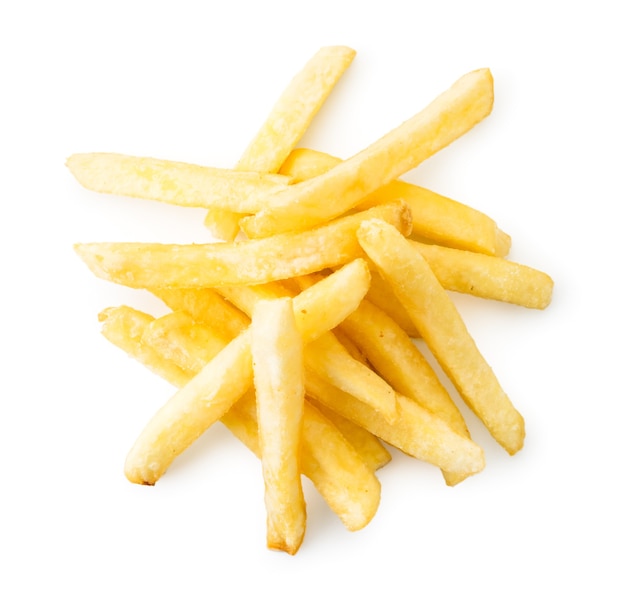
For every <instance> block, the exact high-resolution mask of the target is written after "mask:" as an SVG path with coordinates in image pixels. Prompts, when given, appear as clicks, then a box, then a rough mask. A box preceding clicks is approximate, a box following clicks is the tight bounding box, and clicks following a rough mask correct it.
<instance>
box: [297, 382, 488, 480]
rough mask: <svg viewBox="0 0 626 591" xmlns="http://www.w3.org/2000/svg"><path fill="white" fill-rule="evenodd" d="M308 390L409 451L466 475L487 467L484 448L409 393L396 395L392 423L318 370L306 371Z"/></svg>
mask: <svg viewBox="0 0 626 591" xmlns="http://www.w3.org/2000/svg"><path fill="white" fill-rule="evenodd" d="M305 388H306V391H307V394H308V395H309V396H311V397H312V398H314V399H315V400H317V401H318V402H320V403H322V404H324V405H325V406H327V407H328V408H330V409H332V410H334V411H335V412H337V413H339V414H340V415H342V416H344V417H346V418H347V419H350V420H351V421H353V422H354V423H356V424H357V425H360V426H361V427H363V428H365V429H367V430H368V431H369V432H370V433H373V434H374V435H376V436H377V437H380V439H382V440H383V441H385V442H387V443H388V444H390V445H392V446H394V447H396V448H398V449H399V450H401V451H403V452H404V453H406V454H407V455H410V456H412V457H414V458H417V459H419V460H422V461H424V462H427V463H429V464H432V465H434V466H437V467H438V468H439V469H441V470H442V471H444V472H450V473H457V474H464V475H465V476H466V477H467V476H470V475H472V474H476V473H477V472H480V471H481V470H482V469H483V468H484V467H485V457H484V452H483V450H482V449H481V448H480V447H479V446H478V445H477V444H476V443H474V442H473V441H472V440H471V439H469V438H468V437H463V436H461V435H459V434H458V433H456V432H455V431H453V430H452V428H451V427H450V425H448V423H447V422H446V421H444V420H443V419H441V418H439V417H437V416H435V415H434V414H432V413H431V412H429V411H427V410H426V409H425V408H423V407H422V406H421V405H419V404H417V403H416V402H414V401H413V400H411V399H410V398H407V397H406V396H402V395H398V396H397V405H398V417H397V419H396V420H395V421H394V423H393V424H391V423H390V422H389V421H386V420H385V419H384V418H383V417H382V416H381V415H380V413H377V412H376V411H375V410H373V409H372V408H371V407H370V406H368V405H367V404H364V403H363V402H361V401H360V400H357V399H356V398H354V397H353V396H350V395H349V394H346V393H345V392H343V391H342V390H339V388H336V387H334V386H333V385H331V384H329V383H328V382H326V381H325V380H323V379H322V378H320V377H319V376H318V375H317V374H316V373H315V372H312V371H307V372H306V375H305Z"/></svg>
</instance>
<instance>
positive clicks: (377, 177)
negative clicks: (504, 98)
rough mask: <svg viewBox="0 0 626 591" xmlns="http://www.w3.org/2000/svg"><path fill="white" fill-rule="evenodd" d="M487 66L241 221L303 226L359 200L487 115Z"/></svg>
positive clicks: (258, 229)
mask: <svg viewBox="0 0 626 591" xmlns="http://www.w3.org/2000/svg"><path fill="white" fill-rule="evenodd" d="M492 104H493V79H492V77H491V72H490V71H489V70H488V69H482V70H476V71H474V72H470V73H468V74H466V75H465V76H463V77H461V78H460V79H459V80H458V81H457V82H456V83H455V84H453V85H452V86H451V87H450V88H449V89H448V90H447V91H445V92H444V93H443V94H441V95H440V96H439V97H437V98H436V99H435V100H434V101H433V102H432V103H431V104H430V105H429V106H428V107H426V108H425V109H424V110H423V111H421V112H420V113H418V114H417V115H415V116H414V117H412V118H411V119H409V120H408V121H405V122H404V123H403V124H402V125H400V126H399V127H397V128H396V129H394V130H392V131H391V132H389V133H388V134H387V135H385V136H383V137H382V138H380V139H379V140H378V141H376V142H374V143H373V144H371V145H370V146H369V147H367V148H366V149H365V150H362V151H361V152H359V153H358V154H356V155H355V156H352V157H351V158H348V159H347V160H344V161H343V162H341V163H339V164H337V166H335V167H334V168H332V169H331V170H329V171H328V172H327V173H324V174H322V175H320V176H318V177H315V178H313V179H310V180H308V181H303V182H301V183H297V184H295V185H292V186H291V187H289V188H287V189H284V190H280V191H276V192H273V193H274V195H273V205H272V206H271V207H270V208H268V209H264V210H262V211H260V212H259V213H257V214H255V215H254V216H249V217H246V218H244V219H243V220H242V221H241V227H242V229H243V230H244V232H245V233H246V235H247V236H248V237H250V238H253V237H254V238H259V237H263V236H269V235H272V234H276V233H279V232H286V231H291V230H303V229H305V228H310V227H312V226H315V225H317V224H320V223H323V222H325V221H328V220H329V219H332V218H334V217H336V216H338V215H340V214H342V213H344V212H346V211H348V210H350V209H351V208H353V207H354V206H355V205H358V203H359V202H360V201H362V200H363V199H364V198H365V197H367V195H369V194H370V193H372V192H373V191H375V190H377V189H378V188H380V187H382V186H383V185H386V184H387V183H389V182H391V181H393V180H396V179H397V178H398V177H399V176H401V175H402V174H404V173H405V172H407V171H409V170H411V169H412V168H415V167H416V166H417V165H418V164H420V163H421V162H423V161H424V160H426V159H427V158H429V157H430V156H432V155H433V154H435V153H436V152H437V151H439V150H441V149H442V148H444V147H446V146H447V145H448V144H450V143H451V142H452V141H454V140H455V139H457V138H458V137H460V136H461V135H463V134H464V133H465V132H467V131H469V130H470V129H471V128H472V127H474V125H476V124H477V123H478V122H479V121H481V120H482V119H483V118H484V117H486V116H487V115H489V113H490V112H491V108H492Z"/></svg>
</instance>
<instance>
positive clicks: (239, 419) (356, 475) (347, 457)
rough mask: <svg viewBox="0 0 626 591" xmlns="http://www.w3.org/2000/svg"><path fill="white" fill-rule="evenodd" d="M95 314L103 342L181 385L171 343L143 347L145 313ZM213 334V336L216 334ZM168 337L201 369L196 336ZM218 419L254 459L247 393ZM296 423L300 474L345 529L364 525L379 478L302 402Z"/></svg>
mask: <svg viewBox="0 0 626 591" xmlns="http://www.w3.org/2000/svg"><path fill="white" fill-rule="evenodd" d="M100 318H101V320H102V321H103V325H102V332H103V334H104V335H105V336H106V338H107V339H108V340H110V341H111V342H112V343H113V344H115V345H116V346H118V347H119V348H120V349H122V350H123V351H125V352H126V353H128V354H129V355H130V356H132V357H134V358H135V359H137V360H138V361H139V362H141V363H143V364H144V365H145V366H147V367H148V368H149V369H151V370H152V371H154V372H155V373H156V374H158V375H160V376H161V377H163V378H165V379H166V380H167V381H169V382H170V383H171V384H172V385H174V386H176V387H178V388H181V387H182V386H184V385H185V384H186V383H187V382H188V381H189V380H190V379H191V378H192V377H193V375H194V372H193V371H183V370H182V369H180V368H179V367H177V366H176V365H175V364H173V363H171V361H170V360H168V359H167V358H166V357H164V355H167V354H169V353H170V352H171V346H169V345H168V346H163V343H158V344H157V347H156V348H154V349H153V348H151V347H149V346H148V345H146V343H145V342H144V340H143V339H142V336H143V332H142V328H145V327H147V326H148V325H149V323H150V322H151V321H152V317H151V316H149V315H148V314H144V313H143V312H140V311H138V310H134V309H133V308H129V307H127V306H121V307H119V308H109V309H108V310H105V311H104V312H103V313H102V314H101V316H100ZM207 328H208V327H207ZM213 336H214V338H219V333H214V335H213ZM172 339H173V340H174V341H176V348H178V349H183V348H184V347H186V346H188V345H192V348H191V349H190V350H189V351H188V354H187V355H186V357H188V358H192V357H193V355H192V353H191V351H192V350H193V351H194V354H200V356H199V357H198V358H197V359H196V360H195V364H194V366H195V367H200V368H201V367H202V366H203V365H204V364H205V363H207V362H208V361H210V359H211V358H212V357H211V355H212V351H209V350H205V351H203V352H202V347H203V344H204V341H202V339H200V338H199V335H198V334H194V335H191V334H189V335H186V336H185V335H184V334H183V333H181V332H176V334H174V335H172ZM224 344H226V341H225V342H224ZM222 422H223V423H224V424H225V425H226V426H227V427H228V428H229V429H230V430H231V431H232V432H233V434H234V435H235V436H236V437H237V438H239V439H240V440H241V441H242V442H243V443H244V444H245V445H246V446H247V447H248V448H250V450H251V451H252V452H253V453H254V454H256V455H257V456H259V457H260V449H259V442H258V425H257V420H256V402H255V398H254V395H253V394H252V392H250V391H249V392H247V393H246V394H244V395H243V396H242V398H241V399H240V400H239V401H238V402H237V403H236V404H235V405H234V406H233V407H232V408H231V409H230V410H229V411H228V413H227V414H226V415H224V417H222ZM302 423H303V424H302V447H301V450H302V455H301V464H300V465H301V469H302V473H303V474H304V475H305V476H307V477H308V478H309V479H310V480H311V482H312V483H313V484H314V486H315V488H316V489H317V490H318V492H319V493H320V494H321V495H322V497H323V498H324V500H325V501H326V502H327V503H328V506H329V507H330V508H331V509H332V510H333V511H334V512H335V513H336V514H337V516H338V517H339V518H340V519H341V521H342V523H343V524H344V525H345V526H346V528H348V529H349V530H351V531H355V530H358V529H361V528H363V527H365V526H366V525H367V524H368V523H369V522H370V520H371V519H372V518H373V516H374V515H375V513H376V510H377V508H378V504H379V502H380V482H379V481H378V479H377V478H376V476H375V474H374V471H373V468H371V467H370V466H369V465H368V464H367V463H366V461H365V460H364V459H363V457H362V456H361V455H360V454H359V453H357V452H356V451H355V449H354V448H353V446H352V445H350V444H349V443H348V442H347V441H346V440H344V438H343V437H342V435H341V433H340V432H339V431H338V429H337V428H335V427H334V425H333V424H331V422H330V421H329V420H327V419H325V418H324V417H322V416H321V415H320V413H319V412H317V411H316V410H315V409H314V408H313V407H311V405H309V404H308V403H307V402H306V401H305V404H304V413H303V421H302Z"/></svg>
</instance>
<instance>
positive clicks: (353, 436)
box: [309, 399, 391, 471]
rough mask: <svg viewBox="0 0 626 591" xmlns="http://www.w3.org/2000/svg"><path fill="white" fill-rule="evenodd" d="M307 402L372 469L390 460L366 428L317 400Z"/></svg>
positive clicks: (374, 436) (376, 438) (377, 440)
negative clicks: (331, 424)
mask: <svg viewBox="0 0 626 591" xmlns="http://www.w3.org/2000/svg"><path fill="white" fill-rule="evenodd" d="M309 404H312V405H313V406H315V408H317V410H319V411H320V412H321V413H322V414H323V415H324V416H325V417H327V418H328V419H330V420H331V422H332V423H333V424H334V425H335V427H337V429H339V431H341V433H342V435H343V436H344V437H345V438H346V440H347V441H348V443H349V444H350V445H351V446H352V447H353V448H354V449H355V450H356V451H357V452H358V453H359V455H360V456H361V457H362V458H363V460H364V461H365V463H366V464H367V465H368V466H369V467H370V468H371V469H372V470H374V471H376V470H380V468H382V467H384V466H386V465H387V464H388V463H389V462H390V461H391V454H390V453H389V450H388V449H387V448H386V447H385V446H384V445H383V444H382V443H381V442H380V440H379V439H378V437H376V435H372V434H371V433H370V432H369V431H368V430H367V429H364V428H363V427H360V426H359V425H357V424H356V423H353V422H352V421H351V420H349V419H346V418H345V417H343V416H341V415H340V414H338V413H336V412H335V411H334V410H331V409H330V408H328V407H326V406H324V405H323V404H320V403H319V402H318V401H317V400H313V399H311V400H309Z"/></svg>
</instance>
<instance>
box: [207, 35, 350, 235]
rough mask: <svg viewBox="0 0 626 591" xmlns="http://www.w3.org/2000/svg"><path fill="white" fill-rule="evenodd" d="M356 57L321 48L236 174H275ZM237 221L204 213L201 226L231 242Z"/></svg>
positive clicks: (273, 112)
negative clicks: (244, 172)
mask: <svg viewBox="0 0 626 591" xmlns="http://www.w3.org/2000/svg"><path fill="white" fill-rule="evenodd" d="M355 53H356V52H355V51H354V50H353V49H351V48H349V47H341V46H332V47H322V48H321V49H320V50H319V51H318V52H317V53H316V54H315V55H314V56H313V57H312V58H311V59H310V60H309V61H308V62H307V63H306V64H305V66H304V67H303V68H302V70H301V71H300V72H298V74H296V76H295V77H294V78H293V79H292V80H291V82H290V83H289V84H288V85H287V87H286V88H285V90H284V91H283V93H282V94H281V96H280V97H279V99H278V100H277V102H276V103H275V105H274V107H273V108H272V110H271V112H270V113H269V115H268V117H267V119H266V120H265V122H264V123H263V125H262V126H261V128H260V129H259V131H258V132H257V134H256V135H255V136H254V138H253V139H252V141H251V142H250V144H249V145H248V147H247V148H246V150H245V152H244V153H243V155H242V157H241V159H240V160H239V162H238V163H237V166H236V167H235V168H236V170H251V171H255V172H261V173H273V172H277V171H278V169H279V168H280V167H281V165H282V163H283V162H284V161H285V158H287V156H288V155H289V152H291V150H292V149H293V148H294V147H295V146H296V144H297V143H298V142H299V141H300V139H301V138H302V136H303V135H304V133H305V132H306V130H307V129H308V127H309V125H310V124H311V121H312V120H313V118H314V117H315V115H316V114H317V112H318V111H319V109H320V108H321V106H322V104H323V103H324V102H325V100H326V98H327V97H328V95H329V94H330V92H331V91H332V89H333V88H334V87H335V85H336V83H337V81H338V80H339V78H340V77H341V76H342V74H343V73H344V72H345V70H346V69H347V68H348V66H349V65H350V64H351V63H352V60H353V59H354V56H355ZM240 219H241V215H238V214H236V213H231V212H229V211H224V210H222V209H217V210H216V211H211V210H210V211H209V212H207V215H206V218H205V222H204V223H205V225H206V226H207V227H208V228H209V229H210V230H211V232H212V233H213V235H214V236H216V237H217V238H220V239H222V240H226V241H232V240H234V239H235V237H236V236H237V234H238V233H239V220H240Z"/></svg>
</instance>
